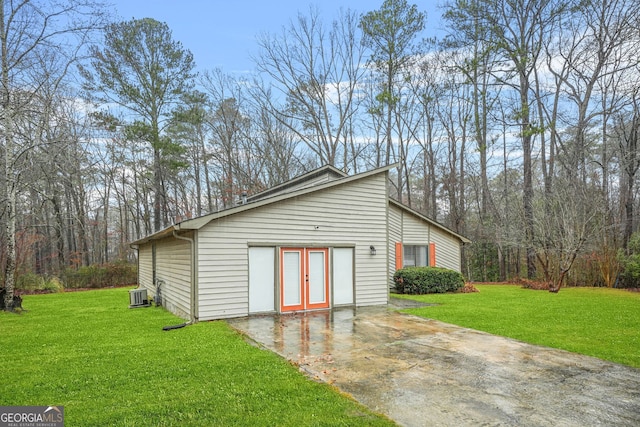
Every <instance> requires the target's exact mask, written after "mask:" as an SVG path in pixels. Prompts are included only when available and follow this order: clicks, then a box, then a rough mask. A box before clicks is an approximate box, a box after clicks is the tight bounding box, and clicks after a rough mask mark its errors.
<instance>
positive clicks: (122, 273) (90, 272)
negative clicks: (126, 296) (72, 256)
mask: <svg viewBox="0 0 640 427" xmlns="http://www.w3.org/2000/svg"><path fill="white" fill-rule="evenodd" d="M137 280H138V273H137V269H136V265H135V264H130V263H128V262H126V261H118V262H115V263H111V264H104V265H89V266H84V267H79V268H77V269H73V268H68V269H66V270H65V271H64V272H63V274H62V281H63V282H64V284H65V287H66V288H71V289H78V288H108V287H113V286H124V285H131V284H134V283H136V281H137Z"/></svg>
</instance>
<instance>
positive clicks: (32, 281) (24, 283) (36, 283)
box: [16, 273, 44, 291]
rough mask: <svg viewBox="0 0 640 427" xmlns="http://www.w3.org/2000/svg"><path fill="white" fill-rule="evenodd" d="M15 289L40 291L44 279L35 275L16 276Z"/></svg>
mask: <svg viewBox="0 0 640 427" xmlns="http://www.w3.org/2000/svg"><path fill="white" fill-rule="evenodd" d="M16 289H18V290H21V291H41V290H43V289H44V278H43V277H42V276H38V275H37V274H35V273H25V274H20V275H17V276H16Z"/></svg>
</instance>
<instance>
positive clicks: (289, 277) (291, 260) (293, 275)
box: [283, 252, 302, 305]
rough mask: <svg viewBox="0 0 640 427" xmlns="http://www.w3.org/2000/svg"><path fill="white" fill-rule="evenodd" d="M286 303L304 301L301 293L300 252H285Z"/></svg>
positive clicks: (284, 284)
mask: <svg viewBox="0 0 640 427" xmlns="http://www.w3.org/2000/svg"><path fill="white" fill-rule="evenodd" d="M283 280H284V283H283V288H284V289H283V292H284V305H298V304H301V303H302V300H301V295H300V252H285V253H284V273H283Z"/></svg>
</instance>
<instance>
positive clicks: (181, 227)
mask: <svg viewBox="0 0 640 427" xmlns="http://www.w3.org/2000/svg"><path fill="white" fill-rule="evenodd" d="M394 167H397V164H392V165H387V166H383V167H381V168H377V169H373V170H370V171H368V172H363V173H359V174H356V175H352V176H348V175H347V174H345V173H344V172H342V171H340V170H339V169H336V168H334V167H333V166H324V167H322V168H319V169H316V170H314V171H311V172H309V173H308V174H305V175H302V176H300V177H297V178H294V179H292V180H291V181H287V182H285V183H284V184H281V185H278V186H276V187H273V189H274V191H271V189H269V190H266V191H263V192H261V193H258V194H257V195H255V196H252V197H251V199H250V198H247V202H248V203H246V204H242V205H239V206H234V207H231V208H228V209H224V210H221V211H218V212H213V213H210V214H207V215H203V216H200V217H197V218H192V219H187V220H184V221H181V222H178V223H176V224H173V225H171V226H169V227H167V228H165V229H164V230H160V231H158V232H156V233H153V234H150V235H148V236H146V237H143V238H142V239H139V240H136V241H135V242H132V243H131V245H140V244H143V243H147V242H150V241H152V240H158V239H162V238H164V237H168V236H171V235H173V233H174V232H179V231H188V230H198V229H200V228H202V227H204V226H205V225H207V224H208V223H209V222H211V221H214V220H217V219H219V218H224V217H226V216H230V215H235V214H238V213H240V212H244V211H248V210H250V209H256V208H259V207H261V206H265V205H270V204H272V203H278V202H281V201H283V200H287V199H292V198H294V197H298V196H301V195H305V194H309V193H313V192H316V191H321V190H324V189H327V188H332V187H335V186H338V185H343V184H347V183H349V182H353V181H357V180H360V179H364V178H368V177H370V176H373V175H377V174H379V173H386V172H387V171H388V170H390V169H392V168H394ZM323 174H326V178H327V179H321V180H320V181H317V180H316V181H314V183H310V185H305V183H307V182H310V181H312V180H314V178H318V177H319V176H321V175H323ZM257 196H260V197H257ZM249 200H251V201H249Z"/></svg>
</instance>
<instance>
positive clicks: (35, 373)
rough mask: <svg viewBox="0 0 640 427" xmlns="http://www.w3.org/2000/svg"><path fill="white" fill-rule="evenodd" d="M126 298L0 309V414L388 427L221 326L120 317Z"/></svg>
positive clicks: (77, 420)
mask: <svg viewBox="0 0 640 427" xmlns="http://www.w3.org/2000/svg"><path fill="white" fill-rule="evenodd" d="M128 302H129V296H128V289H126V288H120V289H110V290H99V291H89V292H77V293H60V294H49V295H37V296H25V297H24V302H23V307H24V308H25V309H26V310H28V312H26V313H23V314H22V315H15V314H9V313H4V312H0V361H1V362H2V374H3V379H2V381H0V406H6V405H20V406H24V405H64V407H65V421H66V422H67V425H70V426H115V425H126V426H149V425H154V426H174V425H186V426H234V425H241V426H245V425H256V426H274V425H279V426H301V425H348V426H357V425H362V426H373V425H393V423H392V422H391V421H389V420H387V419H386V418H382V417H380V416H377V415H375V414H372V413H371V412H370V411H368V410H367V409H365V408H364V407H363V406H361V405H359V404H357V403H356V402H354V401H353V400H351V399H350V398H348V397H346V396H343V395H341V394H340V393H338V392H337V391H336V389H334V388H332V387H331V386H328V385H326V384H320V383H316V382H313V381H310V380H308V379H307V378H306V377H304V376H303V375H302V374H301V373H300V372H298V370H297V369H296V368H295V367H294V366H292V365H290V364H289V363H288V362H286V361H285V360H283V359H282V358H280V357H279V356H277V355H275V354H273V353H270V352H268V351H263V350H260V349H258V348H255V347H253V346H251V345H249V344H248V343H246V342H245V341H244V340H243V338H242V337H241V336H240V335H239V334H238V333H236V332H235V331H233V330H232V329H231V328H230V327H228V326H227V324H226V323H225V322H203V323H198V324H195V325H191V326H188V327H186V328H182V329H177V330H173V331H168V332H166V331H162V327H163V326H166V325H172V324H177V323H182V320H180V319H178V318H176V317H175V316H173V315H171V314H169V313H168V312H166V311H164V310H162V309H157V308H153V307H152V308H138V309H128V308H127V307H128Z"/></svg>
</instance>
